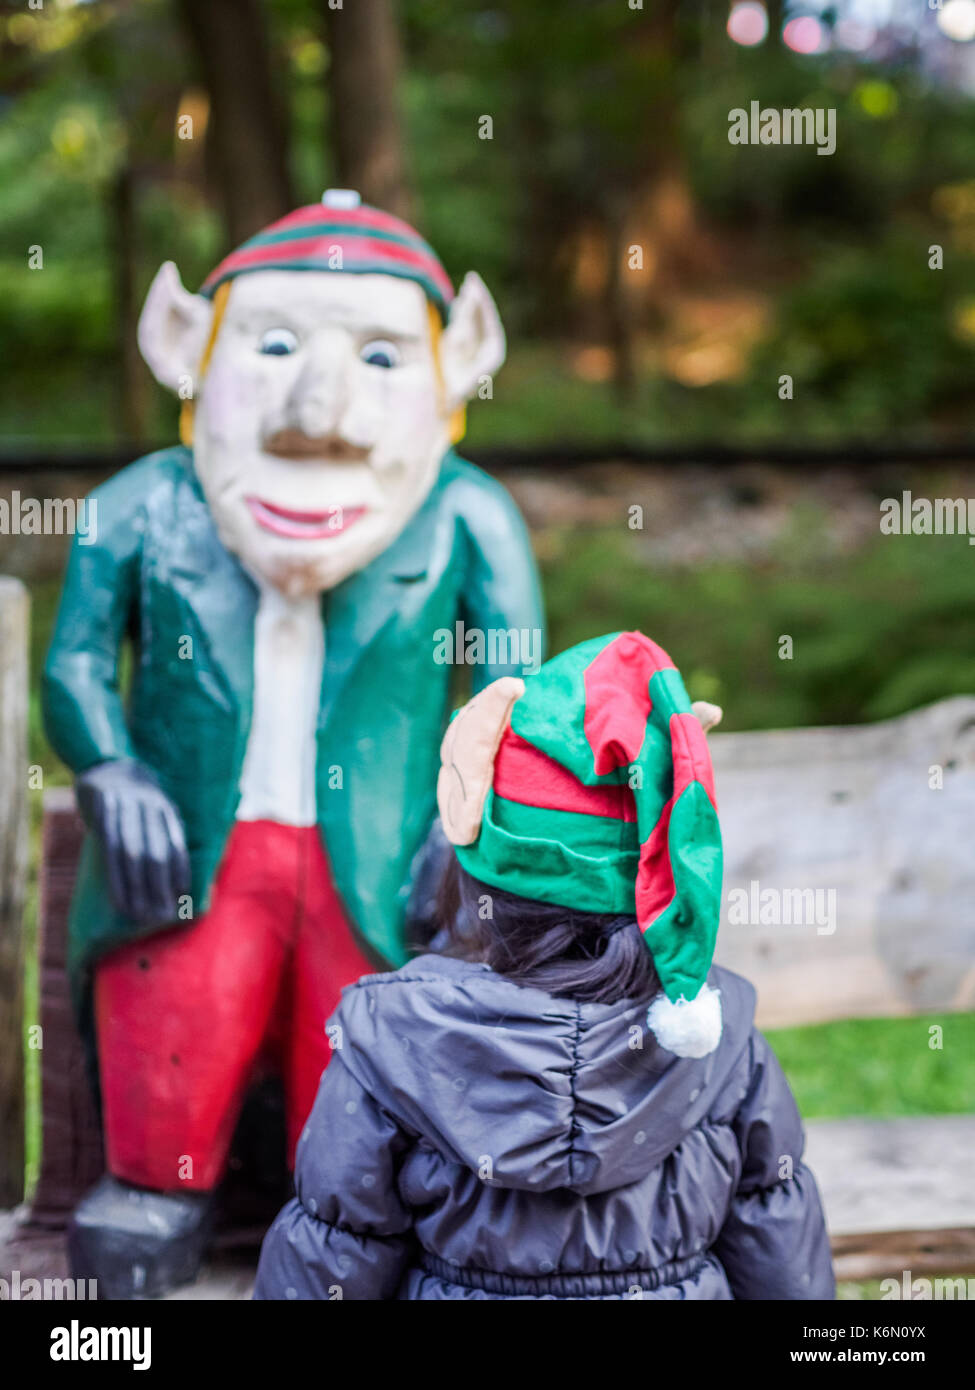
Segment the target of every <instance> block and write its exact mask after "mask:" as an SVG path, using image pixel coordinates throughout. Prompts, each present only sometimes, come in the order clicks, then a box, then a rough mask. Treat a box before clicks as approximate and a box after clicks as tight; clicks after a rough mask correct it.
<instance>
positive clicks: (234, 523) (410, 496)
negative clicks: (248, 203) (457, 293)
mask: <svg viewBox="0 0 975 1390" xmlns="http://www.w3.org/2000/svg"><path fill="white" fill-rule="evenodd" d="M449 416H450V407H449V403H448V402H447V401H446V400H445V392H444V389H443V386H442V383H441V380H440V377H439V374H438V370H437V364H436V361H435V358H434V349H433V344H432V342H431V328H430V321H429V313H428V309H427V300H426V298H425V296H424V293H423V291H422V289H421V288H420V286H419V285H417V284H414V283H413V282H412V281H410V280H399V279H397V278H395V277H394V276H389V275H342V274H331V273H328V272H323V273H318V272H315V271H284V270H270V271H260V272H256V273H253V274H249V275H241V276H239V277H238V278H237V279H235V280H234V281H233V282H232V284H231V288H230V294H229V298H228V300H227V304H226V308H225V311H224V315H223V319H222V321H221V323H220V326H219V330H218V333H217V337H216V342H215V343H214V346H213V351H212V354H211V357H210V362H209V365H208V367H207V370H206V374H205V376H204V378H203V381H202V384H201V386H200V388H199V391H198V395H197V400H196V406H195V415H194V426H193V447H194V459H195V465H196V470H197V474H198V476H199V478H200V482H201V485H202V487H203V490H204V493H205V494H206V497H207V501H208V502H209V504H210V509H211V511H212V513H213V517H214V520H215V522H216V525H217V529H218V532H219V534H220V538H221V540H222V541H223V543H224V544H225V545H226V546H227V548H228V549H229V550H231V551H232V552H233V553H234V554H235V555H237V556H238V557H239V558H240V560H241V561H242V562H243V563H244V564H245V565H246V566H247V567H248V569H250V570H251V571H252V572H254V573H256V574H257V575H259V576H261V577H263V578H265V579H266V580H268V581H269V582H270V583H272V584H274V585H275V586H276V587H278V588H280V589H282V590H284V591H285V592H286V593H291V594H303V593H305V594H306V593H313V592H318V591H321V590H323V589H330V588H332V587H333V585H335V584H337V583H339V582H340V580H342V579H345V578H346V576H347V575H349V574H351V573H353V572H354V571H356V570H359V569H361V568H362V567H363V566H364V565H367V564H368V563H369V561H370V560H372V559H373V558H374V557H375V556H376V555H378V554H379V553H380V552H381V551H383V550H385V549H386V547H387V546H388V545H389V544H390V542H391V541H392V540H394V539H395V537H396V536H397V535H398V534H399V532H400V531H401V530H402V529H403V527H404V526H405V525H406V523H407V522H408V521H409V520H410V519H411V517H412V516H413V515H414V514H415V512H416V511H417V509H418V508H419V506H420V504H421V503H422V502H423V500H424V498H425V497H426V496H427V493H428V492H429V491H430V488H431V487H432V485H433V482H434V479H435V478H436V475H437V470H438V467H439V464H440V460H441V459H442V457H443V454H444V451H445V449H446V448H447V445H448V442H449V441H448V433H449Z"/></svg>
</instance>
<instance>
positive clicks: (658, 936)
mask: <svg viewBox="0 0 975 1390" xmlns="http://www.w3.org/2000/svg"><path fill="white" fill-rule="evenodd" d="M720 717H721V711H720V710H719V709H718V708H717V707H716V706H713V705H699V706H692V705H691V702H690V700H689V699H688V697H687V692H686V690H685V689H684V684H683V682H682V680H681V678H680V674H679V673H678V671H677V669H676V667H675V666H674V663H673V662H672V661H671V659H670V657H669V656H668V655H667V653H666V652H665V651H664V650H663V648H662V647H659V646H657V644H656V643H655V642H652V641H651V640H650V638H649V637H645V636H644V635H643V633H641V632H622V633H613V634H611V635H610V636H608V637H598V638H594V639H592V640H591V641H588V642H582V643H580V644H579V646H576V647H572V648H570V649H569V650H568V651H566V652H563V653H562V654H561V655H559V656H557V657H554V658H553V659H552V660H551V661H548V662H546V663H545V665H544V666H542V668H541V670H539V671H538V672H537V673H536V674H535V675H533V676H528V677H527V678H526V680H525V681H524V682H523V681H520V680H515V679H514V678H512V677H504V678H502V679H501V680H499V681H495V682H494V683H493V685H490V686H488V687H486V689H484V690H483V691H481V692H480V694H479V695H478V696H477V697H476V698H475V699H474V700H472V701H471V702H470V704H468V705H467V706H465V707H464V709H463V710H461V712H460V713H459V714H458V715H457V716H456V717H455V719H454V721H453V722H452V723H451V725H450V727H449V728H448V730H447V733H446V735H445V737H444V741H443V746H442V748H441V760H442V766H441V771H440V779H439V782H438V787H437V794H438V801H439V806H440V814H441V819H442V821H443V826H444V832H445V834H446V836H447V838H448V840H450V841H451V843H452V844H453V845H454V846H455V847H456V853H457V858H458V860H459V861H460V863H461V865H462V866H463V868H465V869H466V870H467V871H468V873H470V874H472V875H473V876H474V877H475V878H477V879H479V880H480V881H481V882H482V883H486V884H488V885H490V886H493V887H495V888H502V889H505V890H506V891H508V892H511V893H516V894H519V895H520V896H522V897H526V898H535V899H538V900H540V901H542V902H549V903H555V904H558V905H560V906H563V907H572V908H576V909H577V910H579V911H586V912H600V913H606V912H616V913H633V914H635V916H636V919H637V922H638V923H639V925H640V928H641V930H642V932H643V936H644V940H645V941H646V943H647V946H648V947H649V949H650V951H651V953H652V955H653V961H654V966H655V969H656V972H657V975H658V978H659V979H660V983H661V985H662V987H663V994H661V995H659V996H658V997H657V998H656V999H654V1001H653V1003H652V1004H651V1005H650V1008H649V1010H648V1014H647V1023H648V1026H649V1027H650V1029H651V1031H652V1032H653V1033H654V1034H655V1036H656V1037H657V1040H658V1041H659V1043H660V1044H661V1046H662V1047H665V1048H666V1049H667V1050H668V1051H670V1052H673V1053H675V1054H676V1055H678V1056H680V1057H703V1056H706V1055H707V1054H708V1053H709V1052H712V1051H713V1050H714V1049H715V1047H717V1045H718V1041H719V1039H720V1036H721V1001H720V997H719V991H717V990H715V989H711V988H710V987H709V986H708V985H707V983H706V977H707V973H708V970H709V969H710V966H711V959H712V956H713V953H714V943H715V938H716V936H717V931H718V919H719V916H720V898H721V832H720V828H719V825H718V816H717V810H716V806H715V797H714V780H713V774H712V769H711V757H710V754H709V753H708V749H707V744H706V742H705V737H704V729H705V728H709V727H712V726H713V725H714V724H716V723H717V722H718V720H719V719H720Z"/></svg>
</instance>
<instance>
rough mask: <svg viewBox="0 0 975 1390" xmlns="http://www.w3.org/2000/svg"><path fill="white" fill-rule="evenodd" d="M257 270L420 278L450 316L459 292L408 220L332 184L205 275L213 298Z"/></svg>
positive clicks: (443, 315)
mask: <svg viewBox="0 0 975 1390" xmlns="http://www.w3.org/2000/svg"><path fill="white" fill-rule="evenodd" d="M254 270H344V271H351V272H352V273H353V274H356V275H367V274H372V275H396V276H398V277H399V278H400V279H403V280H414V281H415V282H416V283H417V284H418V285H419V286H420V287H421V288H422V290H423V292H424V293H425V294H426V296H427V298H428V299H429V300H430V302H431V303H432V304H435V305H436V307H437V309H438V310H439V311H440V316H441V318H442V319H443V320H444V321H446V318H447V309H448V306H449V304H450V302H451V300H452V299H453V297H454V291H453V287H452V286H451V283H450V280H449V278H448V276H447V272H446V271H445V270H444V268H443V266H442V265H441V264H440V261H439V259H438V258H437V256H436V254H435V252H434V251H433V249H432V248H431V247H430V246H428V245H427V243H426V242H425V241H424V240H423V238H422V237H421V236H420V235H419V234H418V233H417V232H415V231H414V230H413V228H412V227H411V226H409V224H408V223H406V222H403V221H402V220H401V219H400V218H399V217H393V216H392V214H391V213H388V212H381V211H380V210H379V209H378V208H372V207H368V206H367V205H366V204H365V203H361V202H360V201H359V195H358V193H355V192H353V191H352V190H351V189H346V188H330V189H328V190H327V192H326V193H325V194H324V196H323V197H322V201H321V202H320V203H313V204H311V205H310V206H309V207H304V208H298V209H297V210H296V211H295V212H289V213H288V215H287V217H282V218H281V219H280V221H278V222H272V223H271V225H270V227H265V228H264V230H263V231H262V232H258V233H257V235H256V236H253V237H251V239H250V240H249V241H245V242H244V244H243V246H239V247H238V248H237V250H236V251H231V253H230V255H229V256H227V257H226V258H225V259H224V260H222V261H221V262H220V264H219V265H218V266H217V268H216V269H215V270H213V271H211V273H210V274H209V275H208V276H207V278H206V279H205V280H204V282H203V284H202V286H201V288H200V293H201V294H202V295H204V296H205V297H206V298H207V299H212V298H213V295H214V292H215V291H216V290H217V289H218V287H219V286H220V285H222V284H223V283H224V282H225V281H227V280H232V279H233V278H234V277H235V276H237V275H247V274H248V273H249V272H251V271H254Z"/></svg>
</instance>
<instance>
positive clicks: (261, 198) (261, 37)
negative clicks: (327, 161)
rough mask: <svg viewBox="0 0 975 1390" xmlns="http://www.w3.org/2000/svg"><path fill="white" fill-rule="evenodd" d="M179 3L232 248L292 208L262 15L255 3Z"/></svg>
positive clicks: (188, 0) (182, 0)
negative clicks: (206, 110)
mask: <svg viewBox="0 0 975 1390" xmlns="http://www.w3.org/2000/svg"><path fill="white" fill-rule="evenodd" d="M177 5H178V10H179V14H180V16H181V18H182V22H183V24H184V26H185V28H186V32H187V34H188V36H189V38H190V40H191V42H192V45H193V48H194V50H195V52H196V56H197V60H198V63H199V67H200V72H201V74H202V77H203V81H204V83H205V85H206V88H207V91H208V92H209V96H210V107H211V125H210V134H209V149H210V151H211V155H212V166H211V167H212V169H213V172H214V174H215V176H216V181H217V185H218V187H219V190H220V197H221V203H222V206H223V213H224V218H225V220H226V224H227V233H228V236H229V238H230V240H231V241H232V242H234V243H235V244H236V243H239V242H241V241H244V240H245V239H246V238H247V237H249V236H252V235H253V234H254V233H255V232H257V231H259V230H260V229H261V228H262V227H265V226H267V224H268V223H269V222H273V221H274V219H275V218H277V217H281V216H283V215H284V213H286V212H288V211H289V210H290V208H291V207H293V206H294V198H293V194H292V191H291V178H290V174H289V167H288V154H287V122H286V120H285V118H284V116H283V113H282V111H281V109H280V107H279V104H278V101H277V97H276V93H275V85H274V81H273V75H272V66H271V58H270V53H271V48H270V45H269V43H268V38H267V33H266V29H265V23H264V13H263V11H262V8H261V5H260V3H259V0H177Z"/></svg>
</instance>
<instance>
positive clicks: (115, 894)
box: [75, 758, 190, 926]
mask: <svg viewBox="0 0 975 1390" xmlns="http://www.w3.org/2000/svg"><path fill="white" fill-rule="evenodd" d="M75 791H76V793H77V797H78V809H79V810H80V812H81V814H82V816H83V817H84V819H85V823H86V825H87V826H88V827H89V829H91V830H92V831H94V833H95V835H96V836H97V838H98V841H99V843H100V845H101V847H102V851H103V853H104V855H105V864H106V866H107V869H108V887H109V892H110V894H111V897H112V902H113V904H114V905H115V907H116V908H117V909H118V911H119V912H121V913H123V914H124V915H125V916H126V917H131V918H132V920H133V921H135V922H138V923H139V925H140V926H165V925H166V924H167V923H169V922H174V921H175V920H176V914H177V909H178V900H179V898H180V896H181V895H182V894H184V893H188V892H189V886H190V861H189V855H188V854H187V852H186V836H185V835H184V833H183V822H182V821H181V820H180V815H179V812H178V811H177V809H176V807H175V806H174V805H173V803H172V802H171V801H170V799H169V797H168V796H167V795H166V793H165V792H164V791H163V790H162V789H161V787H160V786H159V785H158V783H157V782H156V780H155V778H154V777H153V776H152V773H151V772H150V771H149V769H148V768H146V767H144V766H143V764H142V763H138V762H134V761H132V760H130V759H128V758H116V759H112V760H111V761H109V762H104V763H96V764H95V766H94V767H90V768H88V770H87V771H86V772H83V773H82V774H81V776H80V777H79V778H78V780H77V782H76V783H75Z"/></svg>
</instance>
